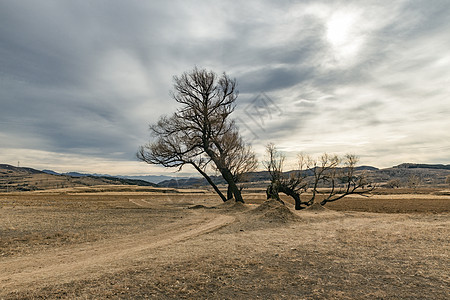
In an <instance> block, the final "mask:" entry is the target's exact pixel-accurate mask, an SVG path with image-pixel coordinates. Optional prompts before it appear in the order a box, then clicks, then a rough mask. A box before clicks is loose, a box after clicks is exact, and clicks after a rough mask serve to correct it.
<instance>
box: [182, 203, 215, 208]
mask: <svg viewBox="0 0 450 300" xmlns="http://www.w3.org/2000/svg"><path fill="white" fill-rule="evenodd" d="M202 208H205V209H211V208H213V207H208V206H204V205H202V204H197V205H194V206H189V207H188V209H202Z"/></svg>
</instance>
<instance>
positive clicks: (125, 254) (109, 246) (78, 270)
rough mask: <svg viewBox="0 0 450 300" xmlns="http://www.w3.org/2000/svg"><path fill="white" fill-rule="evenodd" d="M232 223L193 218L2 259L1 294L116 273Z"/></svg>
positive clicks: (224, 219) (221, 218)
mask: <svg viewBox="0 0 450 300" xmlns="http://www.w3.org/2000/svg"><path fill="white" fill-rule="evenodd" d="M234 219H235V218H234V217H232V216H225V215H216V214H209V215H208V216H205V215H194V216H192V217H189V218H186V219H182V220H180V221H179V222H176V223H175V224H171V225H168V226H166V227H164V228H163V229H159V230H158V231H157V232H155V231H151V230H150V231H148V232H143V233H140V234H134V235H133V234H131V235H129V236H127V237H123V238H119V239H114V240H106V241H100V242H95V243H91V244H87V245H82V246H77V247H75V248H73V247H72V248H60V249H55V250H52V251H48V252H47V251H46V252H45V253H38V254H34V255H27V256H23V257H16V258H11V259H5V260H3V261H2V262H0V270H1V272H0V290H1V293H0V294H3V293H4V294H5V295H6V294H8V293H10V292H13V291H16V290H21V289H27V288H32V287H36V286H39V287H43V286H46V285H48V284H58V283H66V282H70V281H72V280H74V279H77V280H79V279H87V278H92V277H95V276H99V275H101V274H105V273H109V272H114V271H118V270H121V269H122V268H123V267H124V266H129V265H130V263H133V262H139V261H142V260H144V259H146V258H147V259H148V257H149V256H150V257H151V251H150V252H149V251H148V250H151V249H155V248H160V247H165V246H168V245H170V244H173V243H177V242H182V241H186V240H188V239H192V238H194V237H196V236H199V235H202V234H205V233H208V232H211V231H214V230H216V229H218V228H221V227H223V226H225V225H227V224H230V223H232V222H233V221H234Z"/></svg>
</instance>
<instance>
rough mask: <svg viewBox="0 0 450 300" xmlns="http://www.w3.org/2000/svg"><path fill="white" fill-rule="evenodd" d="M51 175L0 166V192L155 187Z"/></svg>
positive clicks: (101, 178)
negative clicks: (114, 186) (122, 186)
mask: <svg viewBox="0 0 450 300" xmlns="http://www.w3.org/2000/svg"><path fill="white" fill-rule="evenodd" d="M53 173H55V174H52V173H50V172H49V170H46V172H44V171H39V170H35V169H32V168H24V167H14V166H11V165H6V164H0V192H11V191H34V190H45V189H58V188H69V187H78V186H95V185H138V186H156V184H154V183H150V182H147V181H144V180H135V179H126V178H116V177H109V176H91V175H87V176H82V177H80V176H70V175H59V174H57V173H56V172H53Z"/></svg>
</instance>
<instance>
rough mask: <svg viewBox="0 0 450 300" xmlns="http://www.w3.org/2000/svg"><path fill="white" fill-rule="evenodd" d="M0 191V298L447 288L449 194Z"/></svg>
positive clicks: (299, 294) (337, 294)
mask: <svg viewBox="0 0 450 300" xmlns="http://www.w3.org/2000/svg"><path fill="white" fill-rule="evenodd" d="M117 189H118V190H114V189H111V190H105V189H99V188H97V190H95V189H91V190H74V189H68V190H65V191H63V192H61V190H55V191H46V192H39V193H38V192H24V193H13V194H12V193H9V194H8V193H3V194H0V299H44V298H45V299H49V298H50V299H61V298H62V299H109V298H111V299H146V298H156V299H230V298H231V299H233V298H235V299H258V298H260V299H448V298H449V295H450V288H449V284H450V280H449V279H450V270H449V266H450V259H449V254H450V243H449V231H450V227H449V225H450V218H449V216H450V214H449V212H450V196H449V195H448V194H446V193H435V192H430V193H428V194H427V193H420V192H417V193H410V194H400V193H396V194H389V193H384V192H379V193H377V195H374V196H373V197H370V198H363V197H352V198H348V199H343V200H340V201H338V202H335V203H330V204H328V205H327V209H325V210H303V211H299V212H295V211H293V210H292V204H291V202H290V200H288V199H287V198H285V200H286V202H287V205H286V207H287V208H286V207H283V206H279V205H277V204H276V203H273V202H269V203H267V202H266V203H264V204H262V205H260V204H261V203H263V202H264V194H261V193H259V194H257V193H249V194H244V199H246V202H247V204H245V205H230V204H228V203H227V204H223V203H221V202H220V200H219V199H217V197H215V196H214V195H213V194H210V193H205V192H202V191H198V190H192V191H189V192H188V193H187V192H185V193H180V192H177V193H167V192H165V191H164V190H161V192H158V191H151V192H148V191H143V190H130V189H128V190H123V189H122V190H120V187H118V188H117Z"/></svg>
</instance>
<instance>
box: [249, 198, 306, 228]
mask: <svg viewBox="0 0 450 300" xmlns="http://www.w3.org/2000/svg"><path fill="white" fill-rule="evenodd" d="M248 213H249V215H251V216H254V217H256V218H257V219H258V220H261V221H265V222H269V223H272V222H275V223H288V222H291V221H295V220H297V219H298V216H297V215H295V214H294V213H293V212H292V211H291V210H290V209H289V208H288V207H286V206H285V205H283V204H282V203H280V202H279V201H277V200H273V199H269V200H267V201H265V202H264V203H262V204H261V205H260V206H258V207H257V208H255V209H253V210H251V211H249V212H248Z"/></svg>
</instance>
